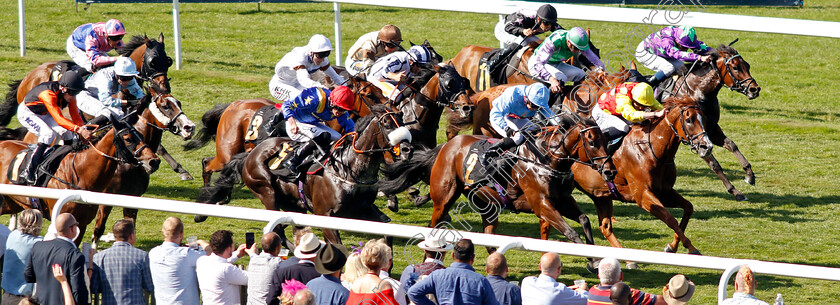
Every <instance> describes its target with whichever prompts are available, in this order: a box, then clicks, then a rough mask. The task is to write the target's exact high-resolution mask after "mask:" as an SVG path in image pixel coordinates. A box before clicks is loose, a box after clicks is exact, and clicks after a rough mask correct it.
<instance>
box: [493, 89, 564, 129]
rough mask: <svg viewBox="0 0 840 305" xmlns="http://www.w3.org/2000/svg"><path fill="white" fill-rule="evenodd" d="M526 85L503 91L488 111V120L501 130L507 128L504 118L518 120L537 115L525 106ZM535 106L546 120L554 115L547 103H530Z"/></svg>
mask: <svg viewBox="0 0 840 305" xmlns="http://www.w3.org/2000/svg"><path fill="white" fill-rule="evenodd" d="M527 87H528V86H526V85H519V86H513V87H510V88H507V89H505V92H502V95H500V96H499V97H497V98H496V99H495V100H493V103H492V104H493V105H492V108H491V109H490V120H491V121H493V123H496V125H497V126H499V127H501V128H502V129H504V128H506V127H508V126H507V122H506V121H505V117H506V116H511V117H516V118H520V119H525V118H530V117H532V116H535V115H536V114H537V111H536V110H530V109H528V107H526V106H525V88H527ZM531 103H534V104H535V105H538V106H540V107H541V108H540V111H542V112H543V115H545V117H546V118H550V117H552V116H553V115H554V112H553V111H551V108H550V107H549V106H548V101H547V100H546V101H531Z"/></svg>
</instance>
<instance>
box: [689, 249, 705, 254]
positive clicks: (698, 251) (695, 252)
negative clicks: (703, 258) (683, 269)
mask: <svg viewBox="0 0 840 305" xmlns="http://www.w3.org/2000/svg"><path fill="white" fill-rule="evenodd" d="M688 254H691V255H703V254H700V250H694V251H691V252H688Z"/></svg>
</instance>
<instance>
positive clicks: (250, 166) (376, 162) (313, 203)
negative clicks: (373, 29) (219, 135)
mask: <svg viewBox="0 0 840 305" xmlns="http://www.w3.org/2000/svg"><path fill="white" fill-rule="evenodd" d="M370 110H371V115H368V116H366V117H363V118H361V119H360V120H359V121H358V123H357V129H356V132H350V133H347V134H345V135H344V136H343V137H342V138H341V139H339V140H338V141H336V143H335V144H334V145H333V149H332V150H331V152H330V154H329V160H328V161H327V162H326V164H325V166H324V169H323V170H322V173H321V174H310V175H306V176H305V177H304V178H303V180H302V181H300V180H299V181H297V182H287V181H285V180H282V179H280V178H279V177H277V176H275V175H274V174H272V173H271V170H270V168H269V165H268V164H267V163H268V162H267V161H268V160H269V159H270V158H273V157H274V156H277V155H278V153H279V152H280V151H281V150H283V149H284V143H287V142H289V141H290V140H289V139H288V138H280V137H277V138H269V139H267V140H265V141H263V142H262V143H260V144H258V145H257V146H256V147H254V149H253V150H251V151H250V152H248V153H240V154H238V155H236V156H235V157H234V159H233V160H231V162H229V163H228V164H227V165H225V168H224V170H222V172H221V173H220V174H219V178H218V179H217V180H216V183H215V186H210V187H207V186H206V187H203V188H202V190H201V193H200V194H199V197H198V202H205V203H215V204H224V203H227V202H228V201H229V200H230V193H231V190H232V188H233V185H234V184H235V183H236V182H237V180H238V178H239V177H242V180H243V181H244V183H245V185H246V186H248V188H249V189H251V191H252V192H253V193H254V195H256V196H257V198H259V199H260V201H261V202H262V203H263V205H265V208H266V209H269V210H283V211H290V212H301V213H305V212H306V211H310V212H312V213H314V214H317V215H330V216H339V217H352V218H361V219H368V220H375V221H385V222H387V221H390V219H388V217H387V216H385V214H383V213H382V212H381V211H379V209H377V208H376V206H375V205H374V200H375V199H376V194H377V187H376V182H377V179H378V176H379V166H380V164H381V163H382V162H383V160H384V154H386V153H389V152H396V151H402V150H407V149H409V145H410V144H409V142H410V140H411V137H410V133H409V132H408V131H407V130H406V128H405V127H401V125H402V123H401V117H402V116H401V114H400V113H396V112H392V111H390V109H389V108H388V106H387V105H373V106H370ZM401 157H402V158H405V157H406V156H405V155H402V154H401ZM240 173H241V174H240ZM203 219H204V218H203V217H201V216H196V221H202V220H203ZM278 229H279V227H278ZM279 230H281V231H280V232H278V233H280V236H281V237H282V238H283V239H284V244H286V242H285V236H284V234H282V233H283V232H282V229H279ZM323 231H324V237H325V239H326V240H328V241H330V242H333V243H340V242H341V240H340V237H339V234H338V232H335V231H333V230H327V229H324V230H323Z"/></svg>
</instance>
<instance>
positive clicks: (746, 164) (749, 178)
mask: <svg viewBox="0 0 840 305" xmlns="http://www.w3.org/2000/svg"><path fill="white" fill-rule="evenodd" d="M723 148H726V149H727V150H729V151H730V152H732V154H734V155H735V158H738V162H740V163H741V168H743V169H744V172H746V176H744V181H745V182H747V183H749V184H750V185H755V173H754V172H753V170H752V164H750V161H747V158H746V157H744V154H742V153H741V150H739V149H738V145H735V142H732V140H730V139H729V138H725V139H724V140H723Z"/></svg>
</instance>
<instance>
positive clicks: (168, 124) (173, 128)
mask: <svg viewBox="0 0 840 305" xmlns="http://www.w3.org/2000/svg"><path fill="white" fill-rule="evenodd" d="M163 95H164V94H163V93H157V92H155V94H153V96H152V100H151V102H149V111H151V112H152V116H154V117H155V119H156V120H158V121H159V122H160V123H161V124H163V126H164V127H160V126H157V124H152V123H151V122H146V124H147V125H149V126H152V127H154V128H156V129H158V130H162V131H165V130H168V131H169V132H171V133H172V134H176V135H177V134H178V133H180V132H181V129H180V128H179V127H178V126H177V125H175V122H177V121H178V117H179V116H182V115H186V114H184V111H183V110H181V106H178V103H176V102H175V101H171V100H170V102H172V104H173V105H175V106H177V107H178V113H177V114H175V115H174V116H173V117H171V118H170V117H167V116H166V115H164V114H163V112H162V111H160V108H158V106H157V101H158V100H160V99H161V98H163ZM169 98H172V99H173V100H174V99H175V98H174V97H172V96H170V97H167V98H166V99H169ZM176 101H177V100H176Z"/></svg>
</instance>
